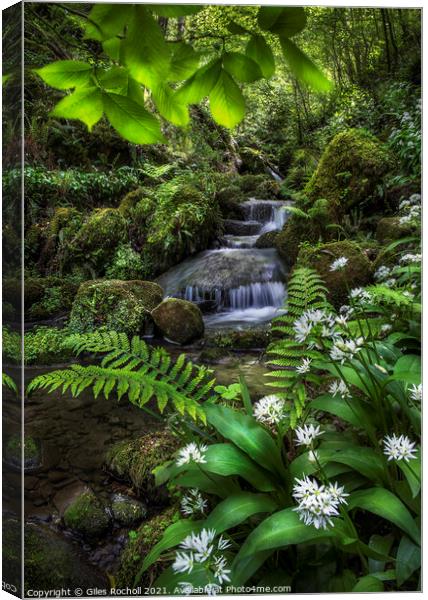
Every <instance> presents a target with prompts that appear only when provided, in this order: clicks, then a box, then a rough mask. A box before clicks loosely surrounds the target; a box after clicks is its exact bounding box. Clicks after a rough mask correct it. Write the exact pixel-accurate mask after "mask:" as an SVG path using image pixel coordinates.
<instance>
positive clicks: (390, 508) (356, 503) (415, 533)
mask: <svg viewBox="0 0 428 600" xmlns="http://www.w3.org/2000/svg"><path fill="white" fill-rule="evenodd" d="M353 508H361V509H363V510H368V511H369V512H372V513H374V514H375V515H378V516H379V517H381V518H383V519H387V520H388V521H391V523H394V525H396V526H397V527H399V528H400V529H402V530H403V531H405V532H406V533H407V534H408V535H409V536H410V537H411V538H412V539H413V541H415V542H416V543H417V544H419V543H420V532H419V529H418V527H417V526H416V525H415V523H414V521H413V519H412V516H411V514H410V513H409V511H408V510H407V508H406V507H405V506H404V504H403V503H402V502H401V500H400V499H399V498H397V496H395V495H394V494H393V493H392V492H390V491H389V490H386V489H384V488H381V487H377V488H371V489H368V490H359V491H357V492H353V493H352V494H351V496H350V497H349V500H348V509H349V510H352V509H353Z"/></svg>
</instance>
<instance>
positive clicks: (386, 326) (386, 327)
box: [380, 323, 392, 333]
mask: <svg viewBox="0 0 428 600" xmlns="http://www.w3.org/2000/svg"><path fill="white" fill-rule="evenodd" d="M390 331H392V325H390V324H389V323H385V324H384V325H382V327H381V328H380V332H381V333H389V332H390Z"/></svg>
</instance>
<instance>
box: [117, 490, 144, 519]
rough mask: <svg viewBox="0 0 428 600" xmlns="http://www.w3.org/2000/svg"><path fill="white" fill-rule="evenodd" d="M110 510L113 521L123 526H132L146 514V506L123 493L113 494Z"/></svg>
mask: <svg viewBox="0 0 428 600" xmlns="http://www.w3.org/2000/svg"><path fill="white" fill-rule="evenodd" d="M111 512H112V515H113V518H114V520H115V521H117V522H118V523H119V525H123V527H132V526H133V525H135V524H136V523H138V522H139V521H142V520H143V519H144V518H145V516H146V515H147V507H146V506H145V505H144V504H143V503H142V502H139V501H138V500H134V499H133V498H130V497H129V496H124V495H123V494H115V495H114V496H113V498H112V503H111Z"/></svg>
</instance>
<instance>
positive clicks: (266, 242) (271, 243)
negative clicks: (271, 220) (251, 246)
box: [255, 231, 279, 248]
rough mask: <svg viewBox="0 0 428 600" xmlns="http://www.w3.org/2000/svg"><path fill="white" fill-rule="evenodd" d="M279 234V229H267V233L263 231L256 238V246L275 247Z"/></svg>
mask: <svg viewBox="0 0 428 600" xmlns="http://www.w3.org/2000/svg"><path fill="white" fill-rule="evenodd" d="M278 235H279V231H266V233H262V235H261V236H260V237H258V238H257V240H256V244H255V246H256V248H275V245H276V244H275V242H276V238H277V237H278Z"/></svg>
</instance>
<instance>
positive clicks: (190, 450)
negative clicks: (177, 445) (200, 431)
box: [175, 442, 208, 467]
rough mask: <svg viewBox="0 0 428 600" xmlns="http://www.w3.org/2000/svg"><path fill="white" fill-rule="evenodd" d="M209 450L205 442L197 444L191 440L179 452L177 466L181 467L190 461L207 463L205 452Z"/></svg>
mask: <svg viewBox="0 0 428 600" xmlns="http://www.w3.org/2000/svg"><path fill="white" fill-rule="evenodd" d="M207 450H208V446H206V445H205V444H196V443H195V442H190V444H187V446H184V448H181V450H180V451H179V452H178V458H177V460H176V463H175V464H176V465H177V467H181V466H183V465H185V464H189V463H190V462H192V461H193V462H195V463H206V462H207V461H206V460H205V454H204V453H205V452H206V451H207Z"/></svg>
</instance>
